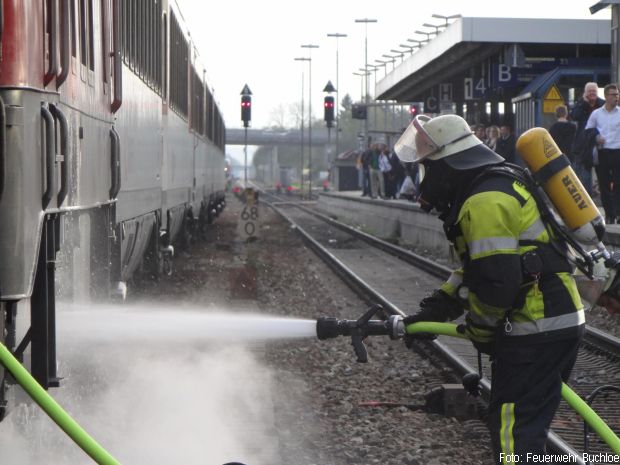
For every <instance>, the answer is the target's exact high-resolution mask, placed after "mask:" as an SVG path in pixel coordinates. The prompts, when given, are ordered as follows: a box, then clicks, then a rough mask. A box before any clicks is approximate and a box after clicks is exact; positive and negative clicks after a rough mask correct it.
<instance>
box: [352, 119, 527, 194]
mask: <svg viewBox="0 0 620 465" xmlns="http://www.w3.org/2000/svg"><path fill="white" fill-rule="evenodd" d="M471 129H472V132H473V133H474V135H475V136H476V137H478V139H480V140H481V141H482V142H483V143H484V144H485V145H486V146H487V147H489V148H490V149H491V150H493V151H494V152H495V153H497V154H498V155H501V156H502V157H503V158H504V159H505V160H507V161H509V162H511V163H515V162H516V149H515V146H516V138H515V136H514V134H513V132H512V127H511V126H510V125H508V124H504V125H501V126H489V127H485V126H484V125H482V124H478V125H475V126H473V127H472V128H471ZM357 164H358V168H359V169H361V171H362V197H370V198H372V199H376V198H381V199H407V200H412V201H415V200H417V193H418V188H419V181H418V165H417V164H416V163H407V162H405V163H403V162H402V161H401V160H400V159H399V158H398V155H397V154H396V152H395V151H394V150H393V149H390V148H389V147H388V145H387V144H386V143H385V141H383V140H379V141H377V142H373V143H371V144H370V146H369V147H368V148H367V149H366V150H364V151H363V152H362V153H361V155H360V156H359V158H358V160H357Z"/></svg>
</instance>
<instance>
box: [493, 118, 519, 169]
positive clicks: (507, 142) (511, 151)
mask: <svg viewBox="0 0 620 465" xmlns="http://www.w3.org/2000/svg"><path fill="white" fill-rule="evenodd" d="M516 143H517V140H516V138H515V136H514V134H513V133H512V126H510V124H508V123H506V124H502V125H501V126H500V128H499V139H497V143H496V144H495V153H497V154H498V155H501V156H502V157H503V158H504V160H506V161H507V162H508V163H516V162H517V157H516V152H517V151H516V148H515V145H516Z"/></svg>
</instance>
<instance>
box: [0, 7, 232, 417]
mask: <svg viewBox="0 0 620 465" xmlns="http://www.w3.org/2000/svg"><path fill="white" fill-rule="evenodd" d="M0 13H2V14H0V20H1V21H2V24H1V25H0V31H1V36H0V46H1V49H0V53H1V54H0V98H1V100H0V167H1V168H2V170H1V172H0V183H1V185H0V187H1V191H0V195H1V197H0V218H1V221H0V254H1V255H0V256H1V257H2V266H0V298H1V307H0V340H1V341H2V342H4V343H5V344H6V345H7V346H8V347H9V348H10V349H11V350H12V351H13V352H14V353H15V354H17V355H18V356H19V357H22V358H23V357H24V356H25V355H29V357H30V367H31V371H32V373H33V375H34V376H35V378H36V379H37V380H38V381H39V382H40V383H41V384H42V385H43V386H44V387H45V388H48V387H51V386H56V385H58V384H59V383H58V377H57V373H56V354H55V342H56V341H55V303H56V299H57V296H58V295H61V296H63V297H67V298H84V297H88V298H92V297H96V298H109V297H110V296H121V297H122V296H124V293H125V292H126V282H127V281H129V280H130V279H131V278H132V276H134V275H135V274H136V273H137V272H144V271H146V272H149V273H152V274H156V273H161V272H167V273H169V272H171V262H170V258H171V255H172V253H173V250H174V249H173V245H174V243H175V242H178V241H182V242H186V243H189V242H190V241H189V239H190V238H192V237H193V236H195V235H196V234H197V232H198V231H200V230H203V229H204V227H206V225H207V224H208V223H210V222H211V221H212V220H213V219H214V218H215V216H217V214H218V213H219V212H220V211H221V209H222V208H223V207H224V205H225V202H224V190H225V182H226V179H225V160H224V139H225V127H224V124H223V118H222V116H221V114H220V111H219V108H218V106H217V104H216V102H215V99H214V98H213V94H212V91H211V90H210V88H209V85H208V82H207V81H206V79H205V77H206V72H205V71H204V69H203V68H202V66H201V65H200V61H199V55H198V52H197V50H196V48H195V46H194V44H193V43H192V42H191V40H190V36H189V34H188V32H187V28H186V27H185V25H184V23H183V17H182V14H181V12H180V11H179V9H178V7H177V5H176V3H174V2H168V1H167V0H136V1H122V0H44V1H40V0H38V1H37V0H0ZM63 283H70V285H67V286H64V285H63ZM18 322H19V323H20V327H23V328H24V330H23V331H19V330H18V325H17V323H18ZM0 370H1V369H0ZM0 382H1V383H2V387H1V388H0V416H1V415H3V414H4V410H5V404H6V402H5V401H4V397H5V396H4V394H5V388H6V382H5V379H4V373H3V372H2V371H0Z"/></svg>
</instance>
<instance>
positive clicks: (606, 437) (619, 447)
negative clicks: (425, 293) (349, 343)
mask: <svg viewBox="0 0 620 465" xmlns="http://www.w3.org/2000/svg"><path fill="white" fill-rule="evenodd" d="M456 328H457V326H456V325H455V324H453V323H435V322H419V323H412V324H410V325H408V326H407V327H406V328H405V330H406V331H407V333H409V334H415V333H431V334H440V335H443V336H452V337H460V338H465V339H466V338H467V336H466V335H465V334H464V333H460V332H458V331H457V329H456ZM562 398H563V399H564V400H565V401H566V403H568V405H570V406H571V407H572V408H573V410H575V411H576V412H577V413H578V414H579V415H581V417H582V418H583V419H584V421H585V422H586V423H587V424H588V425H589V426H590V428H592V430H593V431H595V432H596V433H597V434H598V435H599V437H600V438H601V439H602V440H603V441H605V442H606V443H607V445H608V446H609V447H610V448H611V450H612V451H613V452H614V453H616V454H620V439H619V438H618V436H616V433H614V432H613V431H612V429H611V428H610V427H609V426H607V423H605V422H604V421H603V419H602V418H601V417H599V416H598V414H597V413H596V412H595V411H594V410H592V408H591V407H590V406H589V405H588V404H587V403H586V402H585V401H584V400H583V399H582V398H581V397H579V395H578V394H577V393H576V392H575V391H573V390H572V389H571V388H570V387H568V385H566V383H562Z"/></svg>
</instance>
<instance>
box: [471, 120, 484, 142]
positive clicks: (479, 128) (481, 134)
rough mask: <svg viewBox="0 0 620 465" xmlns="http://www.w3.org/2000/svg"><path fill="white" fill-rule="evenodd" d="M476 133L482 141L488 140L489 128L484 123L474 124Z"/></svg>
mask: <svg viewBox="0 0 620 465" xmlns="http://www.w3.org/2000/svg"><path fill="white" fill-rule="evenodd" d="M474 134H475V135H476V137H477V138H478V139H480V140H481V141H482V142H486V140H487V128H486V127H485V126H484V124H482V123H478V124H476V125H475V126H474Z"/></svg>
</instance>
